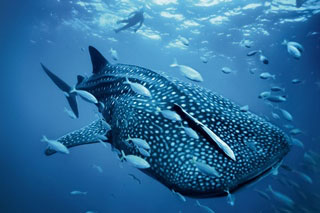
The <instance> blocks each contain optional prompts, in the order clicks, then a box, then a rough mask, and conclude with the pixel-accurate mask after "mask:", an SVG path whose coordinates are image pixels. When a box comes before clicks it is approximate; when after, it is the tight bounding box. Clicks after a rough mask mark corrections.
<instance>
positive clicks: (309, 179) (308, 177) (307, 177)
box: [293, 170, 313, 184]
mask: <svg viewBox="0 0 320 213" xmlns="http://www.w3.org/2000/svg"><path fill="white" fill-rule="evenodd" d="M293 172H294V173H296V174H298V175H299V176H300V177H301V178H302V179H303V180H305V181H306V182H308V183H310V184H312V183H313V181H312V179H311V177H310V176H309V175H307V174H305V173H303V172H299V171H297V170H293Z"/></svg>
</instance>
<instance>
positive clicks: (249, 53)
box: [247, 50, 259, 56]
mask: <svg viewBox="0 0 320 213" xmlns="http://www.w3.org/2000/svg"><path fill="white" fill-rule="evenodd" d="M258 52H259V50H252V51H250V52H248V53H247V56H254V55H255V54H257V53H258Z"/></svg>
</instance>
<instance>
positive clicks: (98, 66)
mask: <svg viewBox="0 0 320 213" xmlns="http://www.w3.org/2000/svg"><path fill="white" fill-rule="evenodd" d="M89 53H90V57H91V62H92V73H94V74H95V73H99V72H100V71H102V69H103V68H104V67H105V66H106V65H107V64H108V61H107V59H105V57H103V55H102V54H101V53H100V52H99V51H98V50H97V49H96V48H94V47H93V46H89Z"/></svg>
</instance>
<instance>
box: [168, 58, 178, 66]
mask: <svg viewBox="0 0 320 213" xmlns="http://www.w3.org/2000/svg"><path fill="white" fill-rule="evenodd" d="M176 66H178V61H177V59H176V58H174V59H173V63H172V64H171V65H170V67H176Z"/></svg>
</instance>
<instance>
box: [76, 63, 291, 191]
mask: <svg viewBox="0 0 320 213" xmlns="http://www.w3.org/2000/svg"><path fill="white" fill-rule="evenodd" d="M126 77H128V78H129V80H130V81H131V82H135V83H139V84H141V85H143V86H144V87H146V88H147V89H148V90H149V91H150V92H151V95H152V97H145V96H141V95H139V94H137V93H135V92H134V91H132V90H131V89H130V86H129V85H128V84H125V83H124V82H125V81H126V79H125V78H126ZM76 88H77V89H82V90H86V91H88V92H90V93H91V94H93V95H94V96H95V97H96V98H97V99H98V101H99V102H103V103H104V105H105V109H104V110H103V112H102V114H103V117H104V118H105V120H106V121H107V122H108V123H109V124H110V125H111V129H112V130H111V131H110V135H109V139H110V140H109V142H110V143H111V144H112V145H113V146H114V147H115V148H117V149H118V150H123V151H124V152H125V153H126V155H128V154H132V155H137V156H140V157H142V158H144V159H145V160H147V161H148V162H149V164H150V165H151V167H150V168H149V169H146V170H143V172H145V173H147V174H148V175H150V176H152V177H154V178H155V179H157V180H159V181H160V182H162V183H163V184H164V185H166V186H167V187H169V188H170V189H174V190H175V191H178V192H180V193H181V194H184V195H189V196H195V197H197V196H198V197H210V196H220V195H224V194H225V191H226V190H229V191H233V190H236V189H237V188H239V187H240V186H242V185H243V184H244V183H245V182H247V181H249V180H251V179H253V178H255V177H256V176H258V175H259V174H261V173H262V172H264V171H266V170H267V169H268V168H270V167H271V166H272V165H274V164H275V163H277V162H278V161H280V160H281V159H282V158H283V157H284V156H285V155H286V154H287V153H288V152H289V144H288V139H287V136H286V135H285V134H284V133H283V132H282V131H281V130H280V129H279V128H278V127H276V126H274V125H272V124H271V123H269V122H267V121H265V120H264V119H262V118H260V117H258V116H256V115H255V114H253V113H251V112H242V111H241V108H240V106H238V105H236V104H235V103H233V102H231V101H229V100H228V99H226V98H224V97H222V96H220V95H217V94H215V93H213V92H212V91H209V90H207V89H204V88H202V87H200V86H197V85H194V84H191V83H185V82H182V81H179V80H176V79H170V78H168V77H165V76H164V75H160V74H158V73H156V72H153V71H151V70H148V69H145V68H142V67H138V66H132V65H125V64H115V65H112V64H110V63H107V64H106V66H105V67H104V68H103V69H102V70H101V71H100V72H99V73H95V74H93V75H92V76H91V77H89V78H87V79H84V80H83V81H82V82H81V83H79V84H78V85H77V86H76ZM173 104H178V105H180V106H181V107H183V109H184V110H185V111H187V112H188V113H189V114H190V115H192V116H193V117H195V118H196V119H197V120H199V121H200V122H202V123H203V124H204V125H206V126H207V127H208V128H209V129H210V130H212V131H213V132H214V133H215V134H216V135H218V136H219V137H220V138H221V139H222V140H223V141H224V142H226V143H227V144H228V145H229V146H230V148H231V149H232V150H233V152H234V154H235V156H236V159H237V160H236V161H232V160H231V159H230V158H228V157H227V156H226V155H224V154H223V153H222V152H221V151H220V150H218V149H217V148H216V146H214V145H213V144H212V143H210V142H209V141H207V140H206V139H205V138H204V137H203V136H202V135H200V134H199V139H195V138H192V137H190V136H188V135H187V134H186V133H185V132H184V131H183V129H182V128H181V122H180V121H172V120H169V119H166V118H164V117H163V116H162V115H161V113H160V112H159V111H158V110H157V107H159V108H160V109H162V110H164V109H168V110H171V109H172V106H173ZM182 124H183V126H185V127H188V124H187V122H186V121H182ZM128 135H130V137H132V138H141V139H144V140H146V141H147V142H148V144H149V145H150V147H151V152H150V154H151V156H150V157H145V156H143V155H141V154H140V153H139V150H138V149H136V148H135V147H134V146H128V144H127V143H125V142H124V141H125V140H126V139H127V138H128ZM246 141H254V142H255V143H251V144H254V146H255V149H252V147H251V148H250V147H248V145H247V144H248V143H246ZM193 156H195V157H197V161H198V162H202V163H206V164H208V165H209V166H212V167H214V168H215V169H216V170H217V171H218V173H219V174H221V176H220V177H214V176H206V175H205V174H203V173H201V171H199V170H198V169H197V168H196V166H195V165H194V164H193V163H192V158H193Z"/></svg>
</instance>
